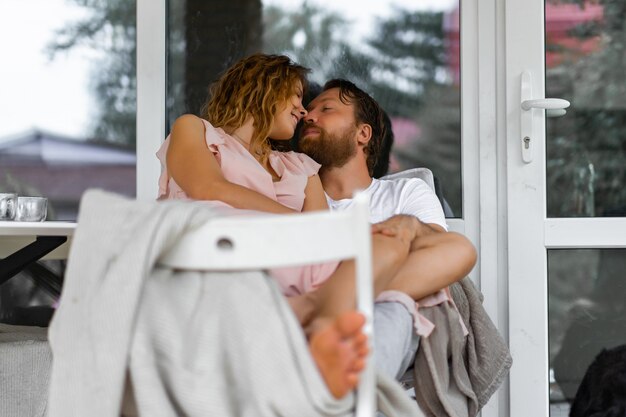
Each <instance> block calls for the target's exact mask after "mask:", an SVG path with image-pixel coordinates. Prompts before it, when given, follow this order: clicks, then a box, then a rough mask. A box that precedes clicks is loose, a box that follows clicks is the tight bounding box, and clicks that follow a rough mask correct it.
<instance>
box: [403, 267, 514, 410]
mask: <svg viewBox="0 0 626 417" xmlns="http://www.w3.org/2000/svg"><path fill="white" fill-rule="evenodd" d="M450 289H451V293H452V298H453V299H454V302H455V304H456V306H457V308H458V312H457V310H456V309H454V308H453V306H452V304H451V303H444V304H441V305H438V306H435V307H429V308H423V309H420V312H421V313H422V314H424V315H425V316H426V317H427V318H428V319H429V320H430V321H432V322H433V323H434V324H435V329H434V331H433V333H431V335H430V336H429V337H428V338H422V340H421V342H420V349H419V350H418V352H417V355H416V357H415V367H414V378H415V394H416V399H417V401H418V403H419V405H420V407H421V408H422V410H423V411H424V412H425V413H426V415H427V416H433V417H474V416H476V415H477V414H478V412H479V411H480V409H481V408H482V407H483V406H484V405H485V404H486V403H487V401H488V400H489V398H490V397H491V396H492V395H493V393H494V392H495V391H496V390H497V389H498V387H499V386H500V384H501V383H502V381H503V379H504V378H505V377H506V375H507V373H508V370H509V369H510V367H511V364H512V359H511V355H510V352H509V348H508V346H507V344H506V342H505V341H504V339H503V338H502V336H501V335H500V333H499V332H498V329H497V328H496V327H495V325H494V324H493V322H492V321H491V319H490V318H489V316H488V315H487V312H486V311H485V309H484V308H483V306H482V294H481V293H480V292H479V291H478V290H477V289H476V288H475V287H474V284H473V283H472V281H471V280H470V279H469V278H464V279H463V280H461V281H460V282H458V283H455V284H453V285H452V286H451V287H450ZM459 313H460V315H461V318H462V319H463V322H464V323H465V326H466V327H467V329H468V331H469V334H468V335H467V336H466V337H465V336H463V333H462V329H461V326H460V323H459Z"/></svg>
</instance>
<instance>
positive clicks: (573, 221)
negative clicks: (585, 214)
mask: <svg viewBox="0 0 626 417" xmlns="http://www.w3.org/2000/svg"><path fill="white" fill-rule="evenodd" d="M545 246H546V247H547V248H549V249H576V248H617V247H622V248H626V218H623V217H622V218H611V217H604V218H567V219H547V220H546V224H545Z"/></svg>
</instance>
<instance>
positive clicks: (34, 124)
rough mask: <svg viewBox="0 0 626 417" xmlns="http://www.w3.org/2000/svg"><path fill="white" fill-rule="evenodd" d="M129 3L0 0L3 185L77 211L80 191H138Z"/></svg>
mask: <svg viewBox="0 0 626 417" xmlns="http://www.w3.org/2000/svg"><path fill="white" fill-rule="evenodd" d="M135 26H136V13H135V2H134V1H124V2H99V1H82V0H80V1H79V0H71V1H67V0H33V1H28V2H24V1H21V0H5V1H3V2H2V3H1V4H0V33H1V37H2V39H4V40H5V41H6V42H3V43H2V47H1V52H2V55H3V56H5V57H12V58H11V60H12V65H3V66H2V68H0V91H2V94H1V95H0V114H1V116H2V120H3V123H2V125H0V192H3V191H4V192H6V191H11V192H16V193H18V194H20V195H30V196H44V197H47V198H48V199H49V202H50V206H49V211H48V219H49V220H75V219H76V214H77V211H78V203H79V200H80V197H81V195H82V193H83V192H84V191H85V190H86V189H87V188H91V187H97V188H101V189H106V190H110V191H116V192H118V193H122V194H126V195H128V196H134V195H135V165H136V163H135V161H136V157H135V124H136V123H135V120H136V117H135V115H136V104H135V102H136V82H135V80H136V77H135V72H136V66H135V51H136V39H135Z"/></svg>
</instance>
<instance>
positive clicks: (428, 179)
mask: <svg viewBox="0 0 626 417" xmlns="http://www.w3.org/2000/svg"><path fill="white" fill-rule="evenodd" d="M400 178H419V179H421V180H422V181H424V182H425V183H426V184H427V185H428V186H429V187H430V188H431V189H432V190H433V191H434V192H435V194H436V195H437V198H438V199H439V202H440V203H441V207H442V208H443V213H444V214H445V216H446V217H447V218H450V217H454V212H453V211H452V208H450V205H449V204H448V202H447V201H446V199H445V198H444V196H443V193H442V191H441V189H440V188H438V187H437V186H436V185H435V176H434V175H433V173H432V171H431V170H430V169H428V168H423V167H421V168H411V169H406V170H404V171H400V172H396V173H393V174H389V175H385V176H384V177H382V178H381V179H382V180H396V179H400Z"/></svg>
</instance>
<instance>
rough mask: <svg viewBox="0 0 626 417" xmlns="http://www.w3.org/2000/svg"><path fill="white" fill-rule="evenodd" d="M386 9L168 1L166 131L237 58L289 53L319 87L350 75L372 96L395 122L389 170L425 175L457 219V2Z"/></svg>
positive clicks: (271, 1)
mask: <svg viewBox="0 0 626 417" xmlns="http://www.w3.org/2000/svg"><path fill="white" fill-rule="evenodd" d="M391 4H392V2H366V3H362V4H360V5H359V6H358V13H356V10H355V6H354V5H353V4H351V3H345V4H344V3H342V2H331V1H328V0H316V1H306V2H304V1H302V2H289V1H280V0H266V1H264V2H262V4H261V3H260V2H258V1H251V0H241V1H236V2H233V1H218V2H211V4H210V5H209V4H206V2H202V1H198V0H195V1H193V0H188V1H186V2H177V1H168V6H167V7H168V33H169V38H168V57H167V63H168V97H167V101H166V102H167V106H168V123H169V125H168V127H167V128H168V130H169V126H170V125H171V123H172V122H173V120H174V119H176V117H178V116H179V115H180V114H182V113H185V112H189V113H195V114H199V111H200V108H201V106H202V104H203V103H204V101H205V100H206V96H207V87H208V85H209V84H210V83H211V82H212V81H213V80H214V79H216V78H217V76H218V75H219V73H220V72H221V71H223V70H224V69H225V68H227V67H228V66H229V65H231V64H232V63H234V62H236V61H237V60H238V59H240V58H242V57H243V56H245V55H248V54H251V53H254V52H259V51H263V52H266V53H284V54H288V55H289V56H291V57H292V58H293V59H294V60H295V61H297V62H299V63H300V64H303V65H305V66H307V67H310V68H311V69H312V70H313V72H312V74H311V77H310V78H311V81H313V82H315V83H318V84H323V83H324V82H325V81H326V80H328V79H331V78H336V77H341V78H347V79H350V80H352V81H354V82H355V83H356V84H357V85H359V86H360V87H361V88H363V89H364V90H366V91H368V92H369V93H370V94H372V95H373V96H374V97H375V98H376V99H377V100H378V101H379V102H380V103H381V105H382V106H383V108H384V109H385V110H386V111H387V113H388V114H389V116H390V118H391V121H392V125H393V131H394V134H395V141H394V150H393V156H392V159H391V170H392V171H399V170H403V169H407V168H413V167H416V166H426V167H429V168H431V169H432V170H433V171H434V173H435V176H436V177H438V178H439V179H442V180H443V179H444V178H445V181H443V182H442V183H441V186H442V189H443V191H444V193H445V198H446V200H447V201H448V203H449V204H450V206H451V208H452V210H453V212H454V214H455V215H456V216H461V215H462V208H461V174H460V168H461V162H460V155H461V145H460V140H461V139H460V136H461V134H460V132H461V131H460V62H459V57H460V50H459V33H460V31H459V4H458V2H455V1H447V2H440V6H438V7H439V9H437V10H433V9H421V8H420V6H419V3H417V4H416V3H415V2H409V1H395V2H393V5H394V7H391ZM348 33H349V34H350V36H347V34H348Z"/></svg>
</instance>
